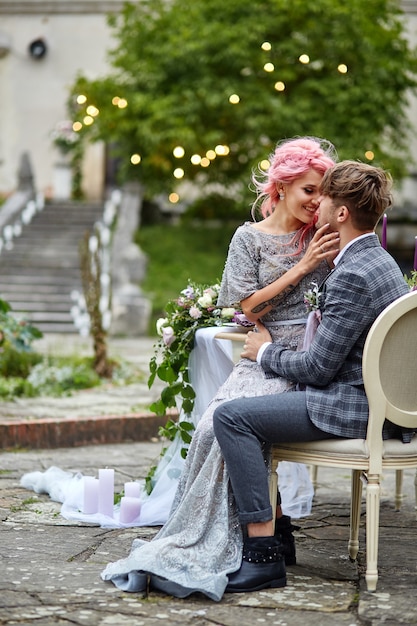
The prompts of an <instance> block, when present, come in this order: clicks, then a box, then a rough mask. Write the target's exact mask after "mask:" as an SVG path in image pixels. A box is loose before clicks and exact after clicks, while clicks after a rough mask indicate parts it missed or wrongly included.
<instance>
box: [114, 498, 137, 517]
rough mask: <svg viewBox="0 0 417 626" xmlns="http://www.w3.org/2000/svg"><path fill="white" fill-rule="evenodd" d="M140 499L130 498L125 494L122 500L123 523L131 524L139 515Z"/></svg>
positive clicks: (121, 513)
mask: <svg viewBox="0 0 417 626" xmlns="http://www.w3.org/2000/svg"><path fill="white" fill-rule="evenodd" d="M139 513H140V500H139V499H138V498H128V497H127V496H123V498H122V499H121V500H120V517H119V521H120V523H121V524H131V523H132V522H134V521H135V519H136V518H137V517H139Z"/></svg>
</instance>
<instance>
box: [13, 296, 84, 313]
mask: <svg viewBox="0 0 417 626" xmlns="http://www.w3.org/2000/svg"><path fill="white" fill-rule="evenodd" d="M8 303H9V304H10V306H11V307H12V311H13V312H14V313H18V312H22V313H23V312H24V313H30V314H32V313H42V314H43V313H45V312H52V311H53V312H54V313H57V312H62V313H68V311H69V310H70V309H71V306H72V305H73V302H72V301H71V298H61V299H59V300H58V299H55V300H39V301H37V302H35V301H29V300H25V301H24V302H22V301H19V300H8Z"/></svg>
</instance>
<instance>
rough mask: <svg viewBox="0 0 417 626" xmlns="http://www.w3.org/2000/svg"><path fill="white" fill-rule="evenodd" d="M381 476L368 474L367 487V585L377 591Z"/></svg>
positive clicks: (369, 588) (371, 589)
mask: <svg viewBox="0 0 417 626" xmlns="http://www.w3.org/2000/svg"><path fill="white" fill-rule="evenodd" d="M380 489H381V487H380V476H379V474H371V475H368V485H367V488H366V574H365V580H366V586H367V589H368V591H375V590H376V585H377V582H378V541H379V504H380Z"/></svg>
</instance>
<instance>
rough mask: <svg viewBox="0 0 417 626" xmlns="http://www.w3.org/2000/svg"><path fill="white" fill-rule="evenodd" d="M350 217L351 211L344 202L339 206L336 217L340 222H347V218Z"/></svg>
mask: <svg viewBox="0 0 417 626" xmlns="http://www.w3.org/2000/svg"><path fill="white" fill-rule="evenodd" d="M349 217H350V212H349V209H348V208H347V206H346V205H345V204H342V205H341V206H339V207H337V209H336V219H337V221H338V222H340V223H343V222H346V220H347V219H349Z"/></svg>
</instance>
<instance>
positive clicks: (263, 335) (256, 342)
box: [240, 322, 272, 361]
mask: <svg viewBox="0 0 417 626" xmlns="http://www.w3.org/2000/svg"><path fill="white" fill-rule="evenodd" d="M256 330H257V332H255V331H253V330H250V331H249V332H248V334H247V335H246V341H245V346H244V348H243V352H242V354H241V355H240V356H241V357H242V358H244V359H250V360H251V361H256V357H257V356H258V352H259V348H260V347H261V346H262V344H264V343H265V342H266V341H272V337H271V335H270V334H269V331H268V330H267V329H266V328H265V326H264V325H263V324H261V322H256Z"/></svg>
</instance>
